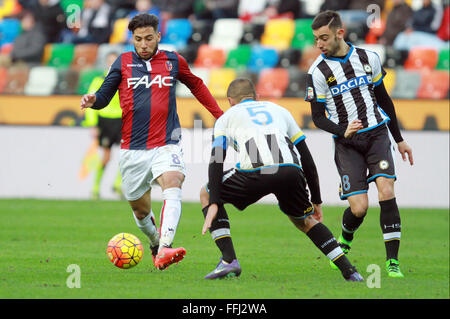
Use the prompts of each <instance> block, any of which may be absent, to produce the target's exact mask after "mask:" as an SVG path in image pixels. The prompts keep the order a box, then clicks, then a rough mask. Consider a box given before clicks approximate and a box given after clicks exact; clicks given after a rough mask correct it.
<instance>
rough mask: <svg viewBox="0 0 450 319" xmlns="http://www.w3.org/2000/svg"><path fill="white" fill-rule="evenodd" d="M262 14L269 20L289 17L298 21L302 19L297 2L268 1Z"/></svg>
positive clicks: (294, 0)
mask: <svg viewBox="0 0 450 319" xmlns="http://www.w3.org/2000/svg"><path fill="white" fill-rule="evenodd" d="M264 14H265V15H266V16H267V17H268V18H269V19H273V18H277V17H289V18H291V19H299V18H301V17H303V14H302V7H301V3H300V1H299V0H268V6H267V8H266V9H265V10H264Z"/></svg>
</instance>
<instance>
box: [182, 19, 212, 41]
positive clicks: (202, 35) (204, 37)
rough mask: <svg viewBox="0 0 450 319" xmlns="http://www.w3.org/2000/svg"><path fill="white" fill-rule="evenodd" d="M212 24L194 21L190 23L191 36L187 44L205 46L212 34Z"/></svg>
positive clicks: (207, 21) (204, 21) (210, 22)
mask: <svg viewBox="0 0 450 319" xmlns="http://www.w3.org/2000/svg"><path fill="white" fill-rule="evenodd" d="M213 28H214V22H213V21H210V20H196V21H193V22H192V35H191V37H190V38H189V41H188V43H196V44H198V45H200V44H205V43H206V44H207V43H209V38H210V36H211V34H212V32H213Z"/></svg>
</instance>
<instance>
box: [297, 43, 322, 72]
mask: <svg viewBox="0 0 450 319" xmlns="http://www.w3.org/2000/svg"><path fill="white" fill-rule="evenodd" d="M320 53H321V52H320V50H319V49H318V48H316V47H313V46H310V47H305V48H304V49H303V50H302V58H301V60H300V64H299V68H300V70H302V71H304V72H307V71H308V70H309V67H310V66H311V64H313V63H314V61H315V60H316V58H317V57H318V56H319V55H320Z"/></svg>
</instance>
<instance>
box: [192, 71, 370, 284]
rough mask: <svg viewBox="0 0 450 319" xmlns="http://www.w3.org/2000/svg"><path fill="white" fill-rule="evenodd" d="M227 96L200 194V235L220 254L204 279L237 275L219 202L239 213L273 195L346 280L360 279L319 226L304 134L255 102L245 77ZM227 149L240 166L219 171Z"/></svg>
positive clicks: (284, 115) (286, 117) (282, 112)
mask: <svg viewBox="0 0 450 319" xmlns="http://www.w3.org/2000/svg"><path fill="white" fill-rule="evenodd" d="M227 97H228V101H229V103H230V105H231V106H232V107H231V108H230V109H229V110H227V111H226V112H225V113H224V115H222V116H221V117H220V118H219V119H218V120H217V121H216V123H215V126H214V142H213V145H212V154H211V161H210V164H209V172H208V176H209V181H208V184H207V185H206V186H204V187H202V189H201V192H200V201H201V204H202V207H203V214H204V216H205V223H204V226H203V230H202V233H203V234H205V233H206V232H207V231H208V229H209V231H210V233H211V236H212V238H213V239H214V240H215V243H216V245H217V247H218V248H219V249H220V251H221V253H222V257H221V259H220V262H219V264H218V265H217V267H216V268H215V269H214V270H213V271H212V272H211V273H209V274H208V275H207V276H206V277H205V278H206V279H216V278H223V277H229V276H239V275H240V274H241V267H240V265H239V262H238V260H237V258H236V253H235V250H234V247H233V242H232V239H231V233H230V222H229V220H228V215H227V212H226V211H225V208H224V204H225V203H230V204H232V205H234V206H235V207H236V208H237V209H239V210H244V209H245V208H246V207H247V206H249V205H251V204H253V203H255V202H256V201H258V200H259V199H260V198H262V197H263V196H265V195H268V194H274V195H275V196H276V198H277V200H278V203H279V207H280V209H281V211H282V212H283V213H285V214H286V215H287V216H288V217H289V219H290V220H291V221H292V223H293V224H294V225H295V226H296V227H297V228H298V229H299V230H301V231H302V232H304V233H305V234H306V235H307V236H308V237H309V238H310V239H311V241H312V242H313V243H314V244H315V245H316V246H317V247H318V248H319V249H320V250H321V251H322V253H324V254H325V255H326V256H327V257H328V258H329V259H330V260H333V261H334V263H335V264H336V265H338V267H339V269H340V270H341V272H342V275H343V276H344V278H345V279H346V280H349V281H363V278H362V277H361V275H360V274H359V273H358V272H357V271H356V268H355V267H353V266H352V265H351V264H350V262H349V261H348V259H347V257H346V256H345V254H344V252H343V250H342V249H341V247H340V246H339V245H338V243H337V241H336V239H335V238H334V236H333V234H332V233H331V232H330V231H329V230H328V228H327V227H326V226H325V225H324V224H322V223H321V222H320V221H321V220H322V208H321V203H322V201H321V196H320V187H319V178H318V175H317V171H316V167H315V164H314V161H313V158H312V156H311V154H310V152H309V150H308V147H307V145H306V142H305V135H304V134H303V132H302V131H301V130H300V128H299V127H298V125H297V123H296V122H295V120H294V118H293V117H292V116H291V114H290V113H289V112H288V111H287V110H286V109H284V108H283V107H281V106H279V105H276V104H274V103H271V102H264V101H256V92H255V88H254V85H253V83H252V82H251V81H250V80H248V79H242V78H238V79H236V80H234V81H233V82H231V84H230V86H229V88H228V91H227ZM228 145H232V146H233V147H234V148H235V149H236V151H238V152H239V159H240V163H239V164H238V165H237V167H236V168H233V169H231V170H228V171H225V172H223V162H224V160H225V156H226V149H227V146H228ZM305 177H306V181H305ZM307 186H308V187H309V189H310V191H311V200H312V204H311V202H310V200H309V194H308V190H307ZM316 219H317V220H316ZM318 220H319V221H318Z"/></svg>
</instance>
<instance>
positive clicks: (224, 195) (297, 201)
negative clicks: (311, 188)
mask: <svg viewBox="0 0 450 319" xmlns="http://www.w3.org/2000/svg"><path fill="white" fill-rule="evenodd" d="M207 190H208V187H207ZM268 194H274V195H275V196H276V198H277V200H278V205H279V207H280V209H281V211H282V212H283V213H285V214H286V215H288V216H290V217H293V218H297V219H303V218H305V217H306V216H308V215H311V214H313V213H314V210H313V207H312V204H311V202H310V201H309V193H308V190H307V188H306V179H305V177H304V175H303V171H302V170H301V169H300V168H299V167H297V166H293V165H284V166H276V167H269V168H263V169H260V170H256V171H242V170H237V169H235V168H232V169H230V170H227V171H225V172H224V174H223V181H222V189H221V193H220V199H221V201H222V203H221V204H226V203H229V204H232V205H233V206H235V207H236V208H237V209H239V210H244V209H245V208H246V207H247V206H249V205H251V204H253V203H255V202H257V201H258V200H259V199H261V198H262V197H264V196H266V195H268Z"/></svg>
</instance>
